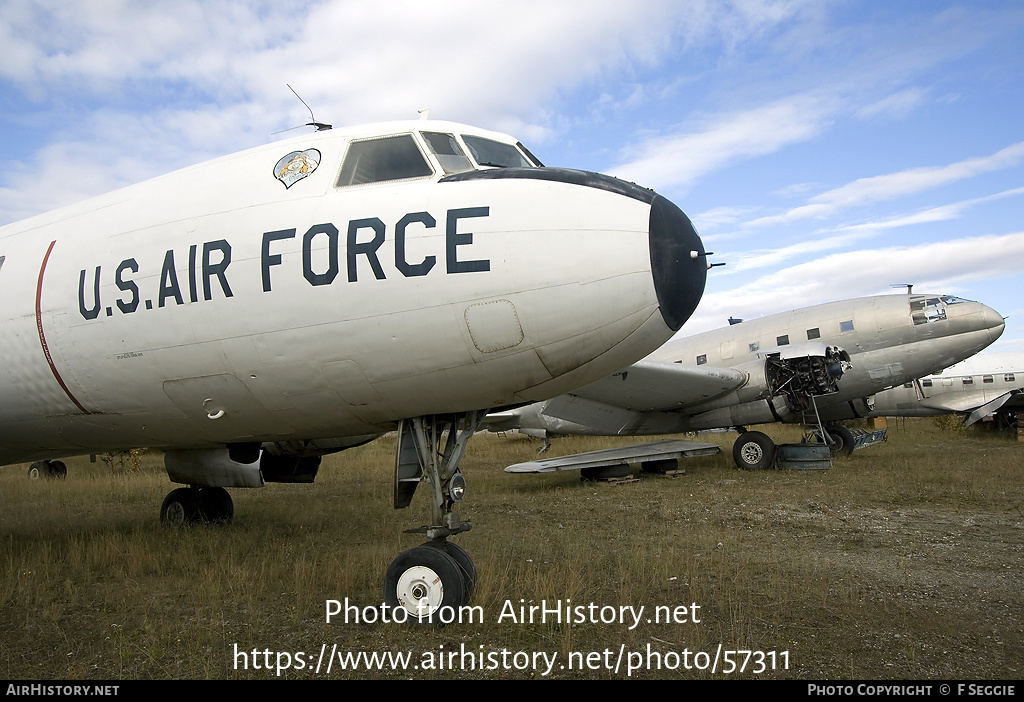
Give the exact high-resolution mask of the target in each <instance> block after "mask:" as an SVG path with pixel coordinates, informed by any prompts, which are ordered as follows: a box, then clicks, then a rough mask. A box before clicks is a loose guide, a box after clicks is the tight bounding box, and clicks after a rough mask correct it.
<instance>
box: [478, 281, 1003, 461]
mask: <svg viewBox="0 0 1024 702" xmlns="http://www.w3.org/2000/svg"><path fill="white" fill-rule="evenodd" d="M730 321H735V320H730ZM1002 331H1003V318H1002V317H1000V316H999V314H998V313H996V312H995V310H992V309H990V308H988V307H986V306H985V305H982V304H979V303H977V302H971V301H968V300H962V299H960V298H957V297H953V296H950V295H917V294H914V295H882V296H877V297H865V298H859V299H851V300H843V301H839V302H829V303H825V304H822V305H814V306H812V307H805V308H802V309H797V310H793V311H790V312H783V313H780V314H774V315H770V316H768V317H762V318H760V319H753V320H748V321H744V322H742V323H733V324H730V326H728V327H724V328H721V329H716V330H714V331H710V332H705V333H703V334H696V335H694V336H690V337H685V338H678V339H674V340H672V341H670V342H668V343H666V344H665V345H664V346H663V347H661V348H660V349H658V350H657V351H655V352H654V353H653V354H651V355H650V356H648V357H647V358H646V359H644V360H643V361H640V362H638V363H635V364H633V365H631V366H629V367H627V368H624V369H622V370H620V371H619V372H617V373H614V374H613V375H611V376H608V377H606V378H603V379H601V380H599V381H597V382H596V383H591V384H590V385H587V386H586V387H583V388H580V389H578V390H574V391H573V392H572V393H569V394H565V395H562V396H560V397H556V398H554V399H551V400H547V401H545V402H541V403H535V404H533V405H529V406H526V407H521V408H517V409H513V410H510V411H506V412H502V413H497V414H495V415H493V416H491V417H490V418H489V419H488V428H489V429H490V430H492V431H503V430H511V429H517V430H519V431H521V432H523V433H526V434H531V435H535V436H541V437H544V438H547V437H550V436H557V435H562V434H589V435H599V436H641V435H657V434H674V433H679V432H687V431H695V430H698V429H718V428H736V429H737V430H738V431H739V432H740V436H739V438H738V439H737V440H736V442H735V444H734V445H733V458H734V460H735V461H736V464H737V465H738V466H739V467H741V468H748V469H763V468H768V467H770V466H771V465H772V464H773V462H774V459H775V452H776V446H775V443H774V442H773V441H772V440H771V439H770V438H769V437H768V436H766V435H765V434H764V433H762V432H759V431H748V430H747V429H746V425H748V424H762V423H767V422H790V423H801V424H804V425H807V426H816V425H817V426H823V425H824V427H823V428H824V432H825V433H826V434H827V436H826V438H827V440H828V442H829V443H830V444H831V445H832V446H833V450H834V451H835V452H841V453H849V451H852V447H853V441H854V437H853V434H852V432H851V431H850V430H849V429H848V428H846V427H844V426H842V425H840V424H836V422H838V421H839V420H842V419H852V418H855V417H866V416H868V415H870V413H871V405H870V396H872V395H874V394H875V393H877V392H880V391H881V390H884V389H886V388H889V387H893V386H894V385H900V384H902V383H904V382H909V381H911V380H913V379H914V378H917V377H920V376H922V375H926V374H928V373H931V372H934V371H937V370H940V369H942V368H945V367H946V366H949V365H951V364H953V363H955V362H957V361H960V360H962V359H964V358H966V357H968V356H971V355H973V354H975V353H977V352H978V351H980V350H981V349H983V348H985V347H986V346H988V345H989V344H991V343H992V342H993V341H995V340H996V339H997V338H998V337H999V335H1000V334H1001V333H1002ZM549 463H550V461H549Z"/></svg>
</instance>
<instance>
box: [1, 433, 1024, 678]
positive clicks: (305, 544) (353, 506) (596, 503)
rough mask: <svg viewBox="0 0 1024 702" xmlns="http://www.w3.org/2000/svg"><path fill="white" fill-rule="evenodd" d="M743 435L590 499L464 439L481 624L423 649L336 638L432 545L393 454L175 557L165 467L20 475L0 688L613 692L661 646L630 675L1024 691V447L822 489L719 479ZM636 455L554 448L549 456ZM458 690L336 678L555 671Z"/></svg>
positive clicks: (903, 458)
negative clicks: (406, 558)
mask: <svg viewBox="0 0 1024 702" xmlns="http://www.w3.org/2000/svg"><path fill="white" fill-rule="evenodd" d="M768 431H769V432H770V433H771V434H772V435H773V436H775V437H776V438H779V439H780V440H788V441H792V440H795V439H796V438H797V434H796V433H795V432H794V431H793V430H792V429H786V428H779V427H771V428H769V429H768ZM708 436H710V437H712V438H711V439H708ZM734 437H735V435H733V434H717V435H716V434H712V435H705V436H703V437H702V440H715V441H719V442H720V443H721V444H722V445H723V447H725V448H726V455H723V456H716V457H709V458H703V459H695V460H692V461H690V462H688V463H686V465H685V467H686V468H687V470H688V473H687V474H686V475H683V476H679V477H676V478H645V479H643V480H642V481H640V482H639V483H633V484H628V485H622V486H608V485H595V484H581V483H580V482H579V480H578V474H574V473H563V474H556V475H533V476H531V475H509V474H505V473H503V472H502V470H501V469H502V468H503V467H504V466H505V465H508V464H511V463H518V462H521V461H525V460H530V459H531V458H532V457H533V456H534V455H535V454H534V452H535V449H536V448H537V447H538V446H539V443H538V442H534V441H530V440H527V439H524V438H522V437H508V438H502V437H497V436H493V435H483V436H479V437H476V438H474V439H473V441H472V442H471V443H470V449H469V451H468V454H467V456H466V459H465V461H464V463H463V469H464V473H465V474H466V477H467V481H468V484H469V496H468V499H467V501H466V503H465V507H464V513H465V515H467V516H469V517H471V518H472V520H473V523H474V525H475V528H474V529H473V530H472V531H471V532H469V533H467V534H463V535H461V536H459V537H458V538H457V539H456V540H457V542H458V543H459V544H460V545H461V546H463V547H464V548H466V549H467V550H468V551H469V553H470V554H471V555H472V556H473V558H474V561H475V563H476V565H477V568H478V570H479V572H480V581H479V583H478V586H477V591H476V593H475V596H474V599H473V601H472V604H473V605H474V606H476V607H479V610H477V611H478V612H482V613H483V615H484V617H485V619H486V621H485V623H480V622H473V623H463V624H453V625H450V626H447V627H442V628H438V629H433V630H422V629H412V628H409V627H405V626H398V625H395V624H380V623H378V624H345V623H343V622H342V621H341V619H340V618H335V619H334V620H333V621H332V622H331V623H327V622H326V621H325V616H324V615H325V602H326V601H327V600H345V598H348V600H349V601H350V602H352V603H355V604H357V605H358V606H359V607H368V606H374V605H377V604H379V603H380V601H381V580H382V578H383V573H384V571H385V569H386V568H387V564H388V563H389V562H390V560H391V559H392V558H393V557H394V556H395V555H397V554H398V553H399V552H400V551H402V550H404V549H405V548H408V547H410V546H413V545H416V544H417V543H419V542H420V540H418V539H417V537H415V536H410V535H405V534H402V531H403V530H404V529H407V528H411V527H415V526H418V525H420V524H422V523H424V522H425V520H426V518H427V507H426V504H425V500H424V498H423V496H422V495H418V496H417V497H416V498H415V499H414V501H413V506H412V507H411V508H410V509H408V510H403V511H399V512H395V511H394V510H392V509H391V481H392V475H391V472H392V465H393V460H394V459H393V453H392V446H393V439H389V438H384V439H381V440H379V441H377V442H374V443H372V444H369V445H367V446H364V447H360V448H357V449H352V450H349V451H346V452H343V453H341V454H338V455H336V456H332V457H328V458H327V459H326V460H325V465H324V467H323V468H322V469H321V474H320V477H319V478H318V480H317V483H316V485H312V486H309V485H272V486H270V487H268V488H266V489H264V490H248V491H247V490H236V491H233V496H234V500H235V521H234V523H233V524H232V525H231V526H230V527H227V528H212V527H199V528H193V529H188V530H185V531H183V532H180V533H175V532H168V531H166V530H164V529H162V528H161V527H160V526H159V524H158V518H157V513H158V511H159V505H160V502H161V501H162V499H163V497H164V495H165V494H166V493H167V492H168V491H169V489H170V488H171V485H170V484H169V483H168V481H167V478H166V474H165V473H164V472H163V468H162V459H161V458H160V457H159V456H157V455H144V456H142V457H134V458H132V457H128V458H127V459H126V460H117V459H115V460H113V461H110V462H106V463H104V462H99V463H95V464H90V463H89V462H88V461H87V460H86V459H81V460H73V461H69V462H68V468H69V474H68V478H67V480H65V481H61V482H48V481H40V482H31V481H29V480H28V479H27V478H26V475H25V472H26V471H25V469H24V467H9V468H6V469H4V470H3V471H2V472H0V491H2V494H3V496H4V498H3V501H4V509H3V510H2V511H0V535H2V536H0V538H2V543H0V564H2V566H0V630H2V631H3V632H4V633H3V636H2V638H0V671H2V673H0V674H2V675H3V676H4V677H7V678H11V679H81V678H93V679H145V678H157V679H168V678H267V677H277V675H276V670H275V669H274V665H275V664H276V663H278V662H281V663H284V662H288V659H286V658H284V657H283V655H282V656H281V657H280V658H279V657H278V652H280V653H282V654H288V655H289V656H290V657H291V662H292V663H293V665H294V664H297V662H298V658H297V657H296V654H297V653H300V652H301V653H304V654H306V655H307V658H305V659H304V660H305V664H306V666H307V667H306V669H302V670H294V669H293V670H286V671H283V672H282V673H281V676H280V677H282V678H300V679H311V678H319V677H328V676H327V674H326V673H325V672H323V671H321V672H320V673H314V672H312V671H311V670H309V667H310V666H312V665H313V663H314V662H315V658H316V656H317V655H318V654H319V652H320V650H321V645H322V644H326V646H327V648H328V649H330V647H331V646H334V645H337V649H338V650H340V651H344V652H357V651H381V652H383V651H392V652H394V651H409V652H412V653H413V655H414V656H415V659H414V663H419V664H422V662H423V660H424V657H425V656H427V655H429V654H431V653H433V654H437V653H441V652H448V653H450V652H456V653H459V652H461V651H468V652H469V653H472V654H475V656H477V658H476V660H475V663H476V664H477V667H479V662H480V657H481V656H482V657H483V662H484V663H485V664H488V663H489V661H498V662H500V661H502V660H503V659H501V658H500V657H498V658H488V656H490V655H492V654H493V656H500V652H501V651H503V650H507V651H509V652H520V651H521V652H526V653H532V652H538V651H544V652H548V653H549V655H550V654H552V653H555V652H557V653H558V655H559V659H558V663H557V664H556V666H555V668H554V669H553V670H552V671H551V674H550V676H549V677H555V678H567V677H568V678H621V677H625V676H626V671H625V668H624V665H625V662H623V663H622V667H620V669H619V671H618V672H615V671H614V670H609V669H608V666H606V665H604V663H606V662H609V665H614V663H615V660H616V657H617V655H618V653H619V651H620V648H622V647H624V650H625V651H626V652H634V653H640V652H643V653H646V651H647V647H648V646H650V647H651V650H652V651H654V652H657V653H660V654H662V656H669V658H663V659H662V667H661V669H657V668H656V667H655V666H654V665H653V664H648V665H644V666H642V667H641V668H640V669H638V670H636V671H633V673H632V677H637V678H707V677H724V676H723V675H722V673H721V672H720V670H721V669H720V668H719V672H716V673H714V674H712V673H711V672H710V671H709V670H698V669H694V668H691V669H685V667H684V664H683V660H684V659H683V658H681V656H682V654H683V652H684V651H685V650H689V652H690V657H689V658H688V659H686V660H687V661H688V662H689V663H690V664H691V666H692V665H694V664H695V663H697V662H698V661H697V660H696V659H695V658H694V657H693V656H694V654H695V653H696V652H702V651H706V652H710V654H711V656H712V657H713V656H714V654H715V651H716V650H717V647H718V646H719V644H721V645H722V646H723V647H724V648H725V649H753V650H761V651H766V652H768V651H776V652H782V651H787V652H788V668H787V669H776V670H768V671H765V672H764V673H762V674H761V677H774V678H808V679H826V678H827V679H835V678H879V679H888V678H908V679H924V678H947V679H949V678H989V679H999V678H1019V677H1020V675H1021V670H1022V666H1024V643H1022V642H1024V635H1022V634H1024V624H1022V615H1021V612H1022V611H1024V594H1022V593H1021V590H1020V587H1019V583H1020V581H1021V578H1022V576H1024V549H1022V546H1021V543H1022V538H1021V537H1022V536H1024V529H1022V525H1024V513H1022V508H1021V487H1020V467H1021V457H1022V454H1024V445H1021V444H1018V443H1016V442H1012V441H1007V440H1005V439H1001V438H996V437H982V436H976V435H973V434H971V433H969V432H963V431H952V430H948V429H943V428H940V427H938V426H937V425H936V424H935V423H933V422H929V421H927V420H923V421H917V422H914V421H908V422H905V423H904V422H901V423H900V424H899V425H898V426H894V427H891V428H890V440H889V441H888V442H886V443H885V444H882V445H876V446H873V447H869V448H867V449H864V450H863V451H858V452H856V453H855V454H854V455H853V456H852V457H850V458H848V459H843V460H840V461H837V462H836V464H835V466H834V467H833V469H832V470H830V471H825V472H804V473H800V472H743V471H738V470H736V469H734V468H733V467H732V465H731V459H729V458H728V455H727V454H728V450H729V447H730V446H731V442H732V440H733V438H734ZM627 443H634V442H632V441H629V440H614V439H564V440H560V441H556V443H555V446H554V448H553V450H552V453H570V452H577V451H582V450H592V449H596V448H604V447H607V446H611V445H622V444H627ZM521 600H522V601H523V602H522V603H523V604H525V605H527V606H528V605H531V604H534V605H537V604H540V603H541V602H542V601H546V602H547V603H548V604H549V605H550V603H552V602H553V601H556V602H557V601H560V602H562V603H563V604H564V603H565V602H566V601H567V600H571V602H572V604H575V605H584V606H586V605H589V604H590V603H594V604H595V605H597V606H598V607H605V606H612V607H616V608H618V607H620V606H632V607H634V608H639V607H640V606H643V607H644V608H645V615H644V621H642V623H641V624H640V625H639V626H636V627H635V628H634V629H632V630H630V628H629V625H628V624H619V623H615V624H606V623H595V624H591V623H583V624H566V623H564V622H563V623H558V622H552V621H550V620H549V621H547V622H546V623H540V622H534V623H528V622H527V623H523V622H513V621H508V620H507V619H506V620H505V621H500V622H499V621H498V618H499V615H500V614H501V613H502V611H503V610H505V608H506V607H508V606H515V607H516V608H517V611H518V606H519V605H520V604H521ZM694 603H696V604H697V605H699V607H700V609H699V610H698V611H697V616H698V617H699V618H700V623H692V622H687V623H648V622H647V621H646V619H647V616H648V615H649V614H651V613H652V612H653V611H654V608H655V607H657V606H669V607H673V608H674V607H683V606H686V607H689V606H691V605H692V604H694ZM236 646H237V648H236ZM254 649H255V650H257V651H259V652H260V654H261V655H260V656H259V657H253V656H252V655H251V654H252V652H253V650H254ZM606 650H608V651H611V652H612V653H611V656H610V661H609V659H608V657H607V656H604V655H603V652H604V651H606ZM263 651H270V652H272V653H271V654H270V657H269V659H267V658H266V657H265V656H263V653H262V652H263ZM236 652H247V653H248V654H249V655H248V656H246V658H245V659H243V658H240V657H238V656H236ZM574 652H597V653H598V654H599V655H598V658H599V660H600V662H601V666H599V667H598V668H596V669H588V670H577V669H572V670H570V669H569V668H568V662H569V660H570V655H571V654H573V653H574ZM671 656H677V658H675V659H673V658H671ZM255 658H258V659H259V661H258V662H259V664H260V669H254V667H253V662H254V660H255ZM246 659H247V660H246ZM505 660H506V661H507V662H509V663H510V664H511V663H514V662H515V661H514V660H513V659H511V658H508V659H505ZM575 660H576V661H579V660H580V659H579V658H577V659H575ZM594 660H597V659H594ZM518 661H519V662H522V659H521V658H520V659H518ZM242 662H247V663H248V667H247V668H246V667H242V666H241V663H242ZM435 662H436V658H435ZM267 663H269V664H270V665H271V670H269V671H268V670H266V669H265V664H267ZM720 665H721V664H720ZM780 665H781V659H777V665H776V668H779V667H780ZM561 666H565V667H561ZM468 667H469V662H468V659H462V667H461V669H456V670H449V669H448V666H447V665H446V666H445V668H444V669H443V670H437V669H434V670H424V669H423V668H422V665H421V667H420V668H419V669H416V670H405V671H393V670H391V669H390V668H388V669H384V670H373V671H368V670H366V668H365V667H363V668H362V669H360V670H358V671H354V672H353V671H339V670H338V669H337V668H335V669H334V670H332V672H331V673H330V675H329V677H337V678H355V677H358V678H387V677H398V678H402V677H405V678H410V677H411V678H417V679H420V678H509V677H513V678H514V677H541V674H542V673H543V672H544V666H543V665H541V666H540V667H539V668H538V667H535V666H533V665H529V666H526V667H524V669H522V670H505V669H497V670H479V669H475V670H466V669H465V668H468ZM576 667H578V666H576ZM667 668H673V669H667ZM744 675H745V676H746V677H751V673H750V672H749V671H748V672H747V673H745V674H744Z"/></svg>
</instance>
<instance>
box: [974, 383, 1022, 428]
mask: <svg viewBox="0 0 1024 702" xmlns="http://www.w3.org/2000/svg"><path fill="white" fill-rule="evenodd" d="M1015 392H1016V391H1013V392H1007V393H1003V394H1002V395H1000V396H999V397H997V398H996V399H994V400H992V401H991V402H987V403H985V404H984V405H982V406H981V407H979V408H978V409H976V410H974V411H973V412H971V414H970V416H969V417H968V418H967V421H966V422H965V423H964V424H965V425H966V426H971V425H972V424H974V423H975V422H977V421H978V420H980V419H982V418H983V417H987V416H988V415H990V414H992V413H993V412H995V411H996V410H997V409H999V408H1000V407H1002V406H1003V405H1005V404H1006V401H1007V400H1009V399H1010V398H1011V397H1013V395H1014V394H1015Z"/></svg>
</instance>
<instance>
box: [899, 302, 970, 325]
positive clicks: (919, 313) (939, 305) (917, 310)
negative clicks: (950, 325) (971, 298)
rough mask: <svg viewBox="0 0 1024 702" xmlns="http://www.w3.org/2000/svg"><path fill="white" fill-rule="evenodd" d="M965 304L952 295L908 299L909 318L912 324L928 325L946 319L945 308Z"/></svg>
mask: <svg viewBox="0 0 1024 702" xmlns="http://www.w3.org/2000/svg"><path fill="white" fill-rule="evenodd" d="M961 302H967V300H964V299H962V298H959V297H954V296H953V295H940V296H939V297H924V296H921V297H917V296H914V297H912V298H911V299H910V316H911V318H912V319H913V320H914V324H928V323H929V322H938V321H941V320H943V319H945V318H946V307H948V306H949V305H958V304H960V303H961Z"/></svg>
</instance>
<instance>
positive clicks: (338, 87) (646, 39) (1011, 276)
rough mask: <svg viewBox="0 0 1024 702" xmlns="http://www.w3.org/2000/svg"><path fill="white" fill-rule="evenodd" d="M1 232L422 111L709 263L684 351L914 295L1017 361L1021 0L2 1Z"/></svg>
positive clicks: (1022, 267) (1020, 333) (1022, 293)
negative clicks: (494, 138)
mask: <svg viewBox="0 0 1024 702" xmlns="http://www.w3.org/2000/svg"><path fill="white" fill-rule="evenodd" d="M0 46H3V47H4V49H3V54H2V57H0V224H5V223H7V222H11V221H15V220H18V219H21V218H23V217H26V216H29V215H32V214H36V213H39V212H43V211H46V210H49V209H53V208H55V207H57V206H60V205H63V204H67V203H70V202H74V201H76V200H79V199H82V198H84V197H87V196H90V195H95V194H98V193H101V192H105V191H108V190H111V189H113V188H116V187H120V186H122V185H127V184H129V183H133V182H136V181H139V180H143V179H146V178H149V177H152V176H155V175H159V174H161V173H165V172H168V171H170V170H173V169H176V168H179V167H182V166H186V165H189V164H192V163H197V162H199V161H202V160H205V159H207V158H211V157H214V156H219V155H223V154H226V153H230V152H232V151H236V150H238V149H241V148H246V147H249V146H254V145H258V144H262V143H266V142H268V141H271V140H274V139H279V138H282V137H283V136H293V135H294V134H295V133H296V132H291V133H289V134H288V135H277V136H274V135H272V133H273V132H275V131H277V130H281V129H285V128H287V127H291V126H294V125H297V124H302V123H304V122H306V121H308V119H309V114H308V112H307V111H306V109H305V108H304V107H303V106H302V104H301V103H299V102H298V101H297V100H296V99H295V97H294V96H293V95H292V93H291V92H290V91H289V90H288V88H287V87H286V84H291V85H292V87H294V88H295V89H296V90H297V91H298V92H299V93H300V94H301V95H302V97H303V98H304V99H305V100H306V102H307V103H309V104H310V105H312V106H313V108H314V111H315V113H316V117H317V119H318V120H321V121H326V122H331V123H333V124H335V125H342V124H357V123H362V122H367V121H375V120H385V119H387V120H390V119H405V118H416V117H417V110H419V109H423V108H429V109H430V110H431V112H430V116H431V117H433V118H438V119H450V120H455V121H460V122H467V123H470V124H475V125H477V126H481V127H486V128H490V129H495V130H499V131H504V132H508V133H510V134H513V135H515V136H516V137H518V138H519V139H521V140H522V141H523V142H524V143H525V144H526V145H527V146H528V147H529V148H530V149H531V151H533V152H534V153H535V154H536V155H537V156H538V157H539V158H540V159H541V160H543V161H544V162H545V163H546V164H548V165H558V166H566V167H572V168H585V169H588V170H595V171H600V172H604V173H609V174H611V175H616V176H620V177H624V178H627V179H629V180H633V181H635V182H637V183H640V184H641V185H645V186H648V187H652V188H654V189H656V190H658V191H659V192H660V193H661V194H663V195H665V196H667V197H669V198H670V199H671V200H673V201H674V202H676V203H677V204H678V205H679V206H680V207H682V208H683V210H684V211H686V212H687V214H689V215H690V217H691V219H692V220H693V221H694V224H695V225H696V227H697V230H698V232H699V233H700V234H701V236H702V238H703V239H704V242H705V245H706V247H707V248H708V249H709V250H711V251H714V252H715V256H714V260H715V261H718V262H723V263H726V264H727V265H726V266H724V267H718V268H715V269H714V270H712V271H711V272H710V274H709V280H708V286H707V291H706V293H705V297H704V300H703V301H702V302H701V305H700V307H699V308H698V310H697V313H696V314H695V315H694V317H693V319H692V320H691V321H690V322H689V323H688V324H687V325H686V327H684V332H687V333H693V332H697V331H704V330H706V329H711V328H715V327H718V326H722V325H724V324H725V320H726V318H727V317H729V316H730V315H732V316H738V317H744V318H752V317H755V316H759V315H764V314H771V313H774V312H779V311H782V310H785V309H790V308H793V307H800V306H804V305H810V304H815V303H818V302H826V301H829V300H836V299H842V298H846V297H854V296H861V295H872V294H887V293H892V294H898V292H899V291H898V290H897V289H895V288H892V287H891V285H893V284H898V283H913V284H914V290H915V292H940V293H949V294H955V295H959V296H961V297H966V298H969V299H974V300H979V301H981V302H984V303H986V304H988V305H990V306H991V307H994V308H995V309H997V310H998V311H999V312H1000V313H1001V314H1003V315H1004V316H1008V320H1007V328H1006V331H1005V332H1004V334H1003V337H1002V338H1001V339H1000V340H999V341H998V342H997V343H996V344H995V345H994V346H993V347H992V349H991V350H992V351H1002V352H1010V351H1019V352H1024V221H1022V217H1021V214H1022V213H1024V117H1022V115H1024V109H1022V107H1024V104H1022V103H1024V51H1021V47H1022V46H1024V4H1022V3H1020V2H1015V1H1013V2H985V1H983V0H970V2H966V1H965V2H961V3H957V2H944V1H941V0H934V1H928V2H924V1H922V2H913V1H909V0H904V1H900V2H882V1H881V0H878V1H873V2H867V1H862V0H850V1H836V2H825V1H823V0H809V1H807V2H802V1H798V0H793V1H787V2H770V1H767V0H765V1H756V0H751V1H749V2H739V1H737V2H718V1H716V2H710V1H709V2H696V1H694V2H689V1H682V0H677V1H675V2H656V1H653V0H650V1H647V0H640V1H635V2H630V3H624V2H621V1H620V0H619V1H615V2H595V1H587V2H575V1H563V2H550V1H547V0H545V1H542V2H491V3H488V2H427V1H422V0H421V1H419V2H389V1H388V0H381V1H379V2H374V3H370V2H365V1H360V2H341V1H324V2H305V1H302V2H298V1H295V2H288V1H279V2H273V3H258V2H218V1H216V0H213V1H211V0H203V1H202V2H192V1H190V0H174V1H173V2H160V1H153V0H146V1H145V2H142V1H140V2H119V1H114V0H107V1H102V2H101V1H99V0H95V1H89V0H72V1H69V2H58V1H53V2H39V3H30V2H22V1H21V0H5V1H4V2H3V3H0Z"/></svg>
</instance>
